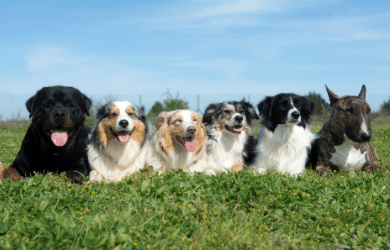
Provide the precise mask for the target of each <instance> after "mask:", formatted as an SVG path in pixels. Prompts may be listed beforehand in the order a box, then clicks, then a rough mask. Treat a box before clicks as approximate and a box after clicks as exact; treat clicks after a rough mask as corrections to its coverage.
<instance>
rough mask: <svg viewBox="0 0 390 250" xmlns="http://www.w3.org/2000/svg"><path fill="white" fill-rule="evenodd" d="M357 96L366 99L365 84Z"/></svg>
mask: <svg viewBox="0 0 390 250" xmlns="http://www.w3.org/2000/svg"><path fill="white" fill-rule="evenodd" d="M358 97H359V98H362V99H363V100H366V85H364V84H363V86H362V90H360V93H359V95H358Z"/></svg>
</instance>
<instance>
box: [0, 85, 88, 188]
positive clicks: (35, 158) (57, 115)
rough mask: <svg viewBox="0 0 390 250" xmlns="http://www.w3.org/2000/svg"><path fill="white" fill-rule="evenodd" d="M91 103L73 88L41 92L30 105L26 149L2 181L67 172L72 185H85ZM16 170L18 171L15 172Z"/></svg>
mask: <svg viewBox="0 0 390 250" xmlns="http://www.w3.org/2000/svg"><path fill="white" fill-rule="evenodd" d="M91 104H92V102H91V100H90V99H89V98H88V97H87V96H85V95H84V94H82V93H81V92H80V91H79V90H78V89H76V88H73V87H64V86H53V87H45V88H42V89H41V90H39V91H38V92H37V93H36V94H35V95H34V96H32V97H31V98H30V99H28V100H27V102H26V107H27V110H28V112H29V113H30V118H31V117H32V123H31V125H30V127H29V128H28V130H27V133H26V136H25V137H24V139H23V142H22V146H21V148H20V151H19V153H18V155H17V156H16V158H15V160H14V162H13V163H12V164H11V166H10V167H9V168H2V171H1V170H0V178H1V177H2V178H12V179H13V180H18V179H21V177H19V178H18V177H17V176H15V174H16V171H17V173H19V174H20V175H21V176H23V177H25V176H30V175H34V174H35V173H43V174H44V173H46V172H54V173H57V172H58V173H59V172H66V176H67V178H69V179H70V180H71V181H72V182H75V183H80V184H81V183H82V179H83V176H88V174H89V172H90V167H89V164H88V158H87V155H86V147H87V137H88V134H89V132H90V128H88V127H87V126H85V125H84V121H85V118H86V115H89V112H88V110H89V108H90V107H91ZM15 170H16V171H15Z"/></svg>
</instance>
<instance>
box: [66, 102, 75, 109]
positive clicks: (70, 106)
mask: <svg viewBox="0 0 390 250" xmlns="http://www.w3.org/2000/svg"><path fill="white" fill-rule="evenodd" d="M66 106H68V108H74V107H75V106H74V105H73V104H72V103H68V105H66Z"/></svg>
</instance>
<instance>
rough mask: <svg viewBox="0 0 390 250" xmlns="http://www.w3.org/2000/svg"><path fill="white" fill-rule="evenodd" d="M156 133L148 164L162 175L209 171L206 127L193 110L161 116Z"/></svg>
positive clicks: (176, 111) (200, 117)
mask: <svg viewBox="0 0 390 250" xmlns="http://www.w3.org/2000/svg"><path fill="white" fill-rule="evenodd" d="M156 129H157V131H156V134H155V135H154V137H153V141H152V143H151V144H150V150H149V151H148V156H147V159H148V165H151V166H152V167H153V169H154V170H155V171H157V172H158V173H163V172H166V171H171V170H174V169H182V170H183V171H185V172H189V173H191V174H193V173H201V172H203V171H204V169H205V168H206V128H205V126H204V125H203V124H202V116H201V114H199V113H196V112H194V111H191V110H174V111H170V112H162V113H160V114H159V116H158V118H157V123H156Z"/></svg>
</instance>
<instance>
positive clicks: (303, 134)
mask: <svg viewBox="0 0 390 250" xmlns="http://www.w3.org/2000/svg"><path fill="white" fill-rule="evenodd" d="M259 138H260V141H259V143H258V145H257V156H256V159H255V161H254V163H253V165H252V166H250V167H251V169H252V170H253V171H254V172H257V173H260V174H261V173H264V172H265V171H266V170H267V169H274V170H276V171H278V172H280V173H289V174H290V175H291V176H295V177H296V176H297V175H299V174H300V173H302V172H303V171H304V170H305V164H306V160H307V157H308V154H307V153H308V152H307V149H308V147H310V146H311V142H312V141H313V140H314V139H315V135H314V134H313V133H312V132H311V131H310V129H309V128H308V127H306V128H305V129H304V128H303V127H301V126H296V125H285V124H279V125H278V126H277V127H276V129H275V131H274V132H272V131H270V130H268V129H267V128H266V127H264V126H262V127H261V128H260V131H259Z"/></svg>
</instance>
